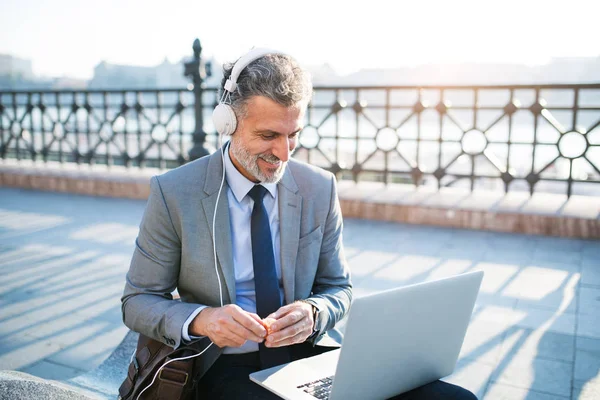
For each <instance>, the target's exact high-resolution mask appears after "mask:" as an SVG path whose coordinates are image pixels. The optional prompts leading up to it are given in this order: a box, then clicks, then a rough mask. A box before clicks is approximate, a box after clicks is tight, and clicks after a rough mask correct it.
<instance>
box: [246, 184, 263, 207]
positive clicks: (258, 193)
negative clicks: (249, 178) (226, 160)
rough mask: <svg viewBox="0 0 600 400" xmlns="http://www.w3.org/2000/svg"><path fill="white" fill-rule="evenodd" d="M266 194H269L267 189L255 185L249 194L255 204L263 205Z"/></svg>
mask: <svg viewBox="0 0 600 400" xmlns="http://www.w3.org/2000/svg"><path fill="white" fill-rule="evenodd" d="M265 193H267V188H266V187H264V186H263V185H254V187H253V188H252V189H250V192H248V194H249V195H250V197H252V200H254V202H255V203H259V204H260V203H262V201H263V197H265Z"/></svg>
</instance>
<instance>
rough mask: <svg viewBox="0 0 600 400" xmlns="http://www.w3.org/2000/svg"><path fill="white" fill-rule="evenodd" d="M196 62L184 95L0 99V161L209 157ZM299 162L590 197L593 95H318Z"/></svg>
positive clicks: (393, 90) (451, 91)
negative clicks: (1, 159)
mask: <svg viewBox="0 0 600 400" xmlns="http://www.w3.org/2000/svg"><path fill="white" fill-rule="evenodd" d="M200 54H201V47H200V42H199V41H196V42H194V58H193V59H192V60H191V61H190V62H188V63H186V65H185V72H184V73H185V74H186V75H188V76H190V77H191V79H192V82H193V83H192V84H190V85H189V87H188V88H187V89H182V88H175V89H160V90H112V91H111V90H104V91H11V92H1V91H0V155H1V157H2V158H17V159H31V160H36V161H42V162H46V161H50V160H55V161H60V162H74V163H79V164H81V163H85V164H94V163H101V164H108V165H111V164H120V165H125V166H128V167H144V166H156V167H162V168H169V167H175V166H178V165H181V164H183V163H184V162H186V161H188V160H189V159H190V158H191V159H193V158H195V157H197V156H201V155H203V154H208V152H209V151H208V150H210V151H213V150H214V149H215V148H216V146H217V137H216V134H215V133H214V127H213V126H212V122H211V120H210V118H206V117H208V116H209V115H210V114H211V113H212V109H213V108H214V106H215V105H216V104H217V100H218V99H217V91H216V89H215V88H204V87H203V86H202V85H203V80H204V78H205V76H206V74H205V72H204V67H203V64H202V60H201V58H200ZM207 69H209V66H207ZM207 128H208V129H207ZM206 132H208V134H207V133H206ZM207 149H208V150H207ZM188 154H190V157H188ZM296 157H297V158H300V159H304V160H306V161H307V162H309V163H311V164H315V165H319V166H321V167H323V168H326V169H328V170H330V171H332V172H334V173H335V174H337V175H338V177H339V178H340V179H349V178H350V179H354V180H356V181H358V180H379V181H382V182H385V183H393V182H398V183H412V184H415V185H425V186H435V187H437V188H440V187H445V186H466V187H468V188H470V189H471V190H475V189H478V188H482V189H492V190H495V189H502V190H504V191H509V190H528V191H530V192H531V193H533V192H534V191H553V192H560V193H565V194H567V195H568V196H570V195H571V194H573V193H583V194H596V195H597V194H599V193H600V84H588V85H515V86H445V87H433V86H394V87H316V88H315V94H314V96H313V100H312V102H311V104H310V105H309V107H308V110H307V113H306V124H305V128H304V130H303V132H302V133H301V135H300V148H299V149H298V151H297V152H296Z"/></svg>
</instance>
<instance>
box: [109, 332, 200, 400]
mask: <svg viewBox="0 0 600 400" xmlns="http://www.w3.org/2000/svg"><path fill="white" fill-rule="evenodd" d="M198 353H199V351H198V350H197V349H195V348H193V347H180V348H178V349H177V350H175V349H173V348H172V347H169V346H167V345H166V344H164V343H162V342H159V341H157V340H154V339H151V338H149V337H147V336H144V335H142V334H140V336H139V339H138V344H137V350H136V352H135V356H134V357H133V360H132V361H131V363H130V364H129V368H128V370H127V377H126V378H125V380H124V381H123V383H122V384H121V387H119V399H122V400H138V398H139V400H191V399H193V397H194V388H195V386H196V383H197V381H198V379H200V377H199V376H196V375H199V374H195V371H194V369H195V368H194V365H195V363H194V361H195V358H190V359H188V360H179V361H173V362H170V363H169V364H167V365H166V366H165V367H164V368H163V369H162V370H161V372H160V373H159V374H158V376H157V377H156V380H155V381H154V383H153V384H152V386H150V387H149V388H148V389H145V388H146V387H147V386H148V385H150V382H152V379H154V376H155V375H156V372H157V371H158V369H159V368H160V367H161V366H162V365H163V364H164V363H166V362H168V361H169V360H172V359H175V358H180V357H186V356H190V355H193V354H198ZM144 389H145V390H144ZM142 391H143V393H142ZM140 394H141V396H140Z"/></svg>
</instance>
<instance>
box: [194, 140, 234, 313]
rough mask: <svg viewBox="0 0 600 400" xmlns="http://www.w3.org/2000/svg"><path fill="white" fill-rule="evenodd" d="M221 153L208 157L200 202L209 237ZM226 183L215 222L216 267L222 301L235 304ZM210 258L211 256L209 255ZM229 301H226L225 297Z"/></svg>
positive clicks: (219, 180) (219, 174)
mask: <svg viewBox="0 0 600 400" xmlns="http://www.w3.org/2000/svg"><path fill="white" fill-rule="evenodd" d="M222 163H223V162H222V159H221V151H217V152H215V153H214V154H213V155H211V156H210V161H209V163H208V170H207V174H206V180H205V183H204V192H205V193H206V194H207V195H208V197H205V198H204V199H203V200H202V207H203V208H204V215H205V217H206V220H207V221H208V227H209V229H210V235H211V237H212V231H213V216H214V212H215V207H216V205H217V196H218V194H219V187H220V185H221V177H222V176H223V164H222ZM227 188H228V186H227V181H225V182H224V184H223V190H222V191H221V196H220V198H219V205H218V210H217V217H216V220H215V239H216V247H217V259H218V266H219V269H220V270H221V274H222V276H223V277H224V280H225V287H226V289H227V292H226V293H224V299H223V301H225V302H229V303H235V273H234V270H233V249H232V246H231V225H230V222H229V202H228V201H227ZM211 256H212V254H211ZM227 294H228V296H229V299H227V296H226V295H227Z"/></svg>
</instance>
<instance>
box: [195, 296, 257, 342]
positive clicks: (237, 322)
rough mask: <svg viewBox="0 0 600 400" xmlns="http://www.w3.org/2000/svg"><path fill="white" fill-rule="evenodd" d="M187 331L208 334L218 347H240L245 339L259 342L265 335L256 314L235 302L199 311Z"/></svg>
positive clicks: (198, 334)
mask: <svg viewBox="0 0 600 400" xmlns="http://www.w3.org/2000/svg"><path fill="white" fill-rule="evenodd" d="M189 332H190V334H191V335H194V336H208V337H209V338H210V340H212V342H213V343H214V344H216V345H217V346H219V347H225V346H229V347H240V346H242V345H243V344H244V343H246V340H252V341H253V342H257V343H260V342H262V341H263V339H264V337H265V336H266V335H267V330H266V329H265V328H264V326H263V324H262V322H261V319H260V317H259V316H258V315H256V314H253V313H249V312H247V311H244V310H242V309H241V308H240V307H239V306H237V305H235V304H228V305H226V306H223V307H216V308H212V307H207V308H205V309H204V310H202V311H200V314H198V315H197V316H196V318H194V320H193V321H192V323H191V324H190V327H189Z"/></svg>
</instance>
